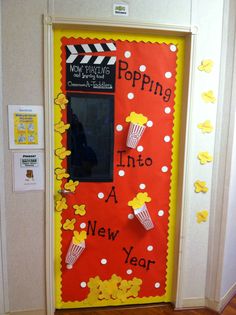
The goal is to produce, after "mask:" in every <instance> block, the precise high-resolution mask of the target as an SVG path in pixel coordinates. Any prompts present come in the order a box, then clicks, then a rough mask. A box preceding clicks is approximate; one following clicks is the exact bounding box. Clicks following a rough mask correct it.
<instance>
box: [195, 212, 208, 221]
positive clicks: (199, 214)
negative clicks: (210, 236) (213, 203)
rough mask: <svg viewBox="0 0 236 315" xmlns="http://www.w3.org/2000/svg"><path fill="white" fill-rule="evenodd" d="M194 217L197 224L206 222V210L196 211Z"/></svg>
mask: <svg viewBox="0 0 236 315" xmlns="http://www.w3.org/2000/svg"><path fill="white" fill-rule="evenodd" d="M196 217H197V223H202V222H207V220H208V211H207V210H202V211H198V212H197V214H196Z"/></svg>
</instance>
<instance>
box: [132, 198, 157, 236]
mask: <svg viewBox="0 0 236 315" xmlns="http://www.w3.org/2000/svg"><path fill="white" fill-rule="evenodd" d="M134 214H135V216H136V218H137V219H138V220H139V222H141V223H142V225H143V226H144V228H145V229H146V230H151V229H153V228H154V225H153V222H152V219H151V217H150V214H149V212H148V209H147V206H146V204H144V205H143V206H142V207H141V208H138V209H135V210H134Z"/></svg>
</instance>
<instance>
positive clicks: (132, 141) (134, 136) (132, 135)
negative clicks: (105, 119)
mask: <svg viewBox="0 0 236 315" xmlns="http://www.w3.org/2000/svg"><path fill="white" fill-rule="evenodd" d="M145 128H146V126H141V125H138V124H133V123H130V126H129V132H128V136H127V141H126V145H127V147H129V148H132V149H135V148H136V146H137V144H138V142H139V140H140V138H141V137H142V135H143V133H144V130H145Z"/></svg>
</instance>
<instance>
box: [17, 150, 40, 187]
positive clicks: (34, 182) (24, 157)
mask: <svg viewBox="0 0 236 315" xmlns="http://www.w3.org/2000/svg"><path fill="white" fill-rule="evenodd" d="M13 167H14V181H13V185H14V187H13V191H15V192H20V191H30V190H44V154H43V152H24V153H22V152H19V153H18V152H15V153H14V154H13Z"/></svg>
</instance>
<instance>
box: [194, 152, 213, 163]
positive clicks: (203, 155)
mask: <svg viewBox="0 0 236 315" xmlns="http://www.w3.org/2000/svg"><path fill="white" fill-rule="evenodd" d="M197 157H198V159H199V160H200V163H201V164H206V163H207V162H208V163H209V162H212V160H213V157H212V156H211V155H210V154H209V153H208V152H199V153H198V156H197Z"/></svg>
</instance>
